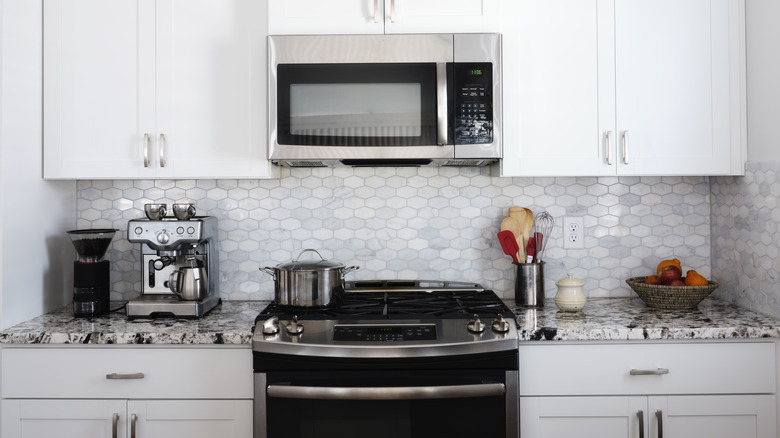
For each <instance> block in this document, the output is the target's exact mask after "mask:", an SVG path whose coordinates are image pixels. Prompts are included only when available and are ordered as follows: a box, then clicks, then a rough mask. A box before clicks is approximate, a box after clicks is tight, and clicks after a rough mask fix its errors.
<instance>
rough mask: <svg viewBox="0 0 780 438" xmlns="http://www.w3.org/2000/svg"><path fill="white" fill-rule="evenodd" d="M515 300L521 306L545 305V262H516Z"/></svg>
mask: <svg viewBox="0 0 780 438" xmlns="http://www.w3.org/2000/svg"><path fill="white" fill-rule="evenodd" d="M514 265H515V302H516V303H517V305H518V306H521V307H542V306H544V262H539V263H514Z"/></svg>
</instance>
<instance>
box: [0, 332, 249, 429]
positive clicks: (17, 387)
mask: <svg viewBox="0 0 780 438" xmlns="http://www.w3.org/2000/svg"><path fill="white" fill-rule="evenodd" d="M1 354H2V395H3V397H2V423H0V436H2V437H3V438H22V437H25V438H41V437H58V438H71V437H72V438H93V437H94V438H98V437H99V438H157V437H166V438H169V437H185V436H186V437H195V438H214V437H219V438H251V436H252V396H253V394H252V366H251V365H252V357H251V356H252V355H251V350H250V349H249V348H230V347H224V346H221V347H213V348H206V347H202V348H198V347H186V346H172V347H163V348H157V347H154V346H139V347H124V346H122V347H120V346H109V347H92V348H87V347H79V346H62V347H48V346H46V347H42V346H37V347H9V348H3V349H2V352H1Z"/></svg>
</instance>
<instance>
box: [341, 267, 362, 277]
mask: <svg viewBox="0 0 780 438" xmlns="http://www.w3.org/2000/svg"><path fill="white" fill-rule="evenodd" d="M358 269H360V266H348V267H346V268H344V269H343V270H342V271H341V278H344V276H346V275H347V274H349V273H350V272H352V271H357V270H358Z"/></svg>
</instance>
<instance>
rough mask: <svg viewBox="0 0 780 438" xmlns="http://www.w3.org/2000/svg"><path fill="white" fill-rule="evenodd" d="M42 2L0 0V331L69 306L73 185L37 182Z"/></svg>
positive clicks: (40, 103)
mask: <svg viewBox="0 0 780 438" xmlns="http://www.w3.org/2000/svg"><path fill="white" fill-rule="evenodd" d="M41 17H42V1H41V0H24V1H19V0H0V20H1V21H0V29H1V30H2V34H1V35H0V245H1V246H0V300H2V301H0V303H1V305H2V312H1V313H0V327H2V328H6V327H10V326H12V325H15V324H18V323H20V322H23V321H25V320H27V319H30V318H32V317H35V316H38V315H40V314H42V313H45V312H48V311H50V310H53V309H55V308H57V307H60V306H62V305H65V304H67V303H69V302H70V300H71V297H72V293H71V292H70V290H69V289H70V288H69V287H68V285H69V284H72V271H73V268H72V262H73V260H74V258H75V250H74V249H73V246H72V244H71V243H70V240H69V239H68V237H67V235H66V234H65V231H67V230H69V229H72V228H74V225H75V223H76V184H75V182H73V181H69V182H52V181H44V180H43V179H42V177H41V176H42V163H43V161H42V154H43V147H42V132H41V131H42V95H43V94H42V93H43V91H42V71H43V70H42V60H41V59H42V52H41V51H42V19H41Z"/></svg>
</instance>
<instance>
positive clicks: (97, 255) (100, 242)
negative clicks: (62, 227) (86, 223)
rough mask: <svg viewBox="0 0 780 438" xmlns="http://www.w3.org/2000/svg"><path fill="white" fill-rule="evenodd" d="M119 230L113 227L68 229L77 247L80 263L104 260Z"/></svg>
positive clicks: (71, 239) (69, 235)
mask: <svg viewBox="0 0 780 438" xmlns="http://www.w3.org/2000/svg"><path fill="white" fill-rule="evenodd" d="M117 231H119V230H116V229H112V228H96V229H88V230H72V231H68V237H70V241H71V242H73V246H74V247H76V253H77V254H78V261H79V262H80V263H97V262H99V261H101V260H103V257H104V256H105V255H106V251H107V250H108V246H109V245H110V244H111V239H113V238H114V234H116V232H117Z"/></svg>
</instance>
